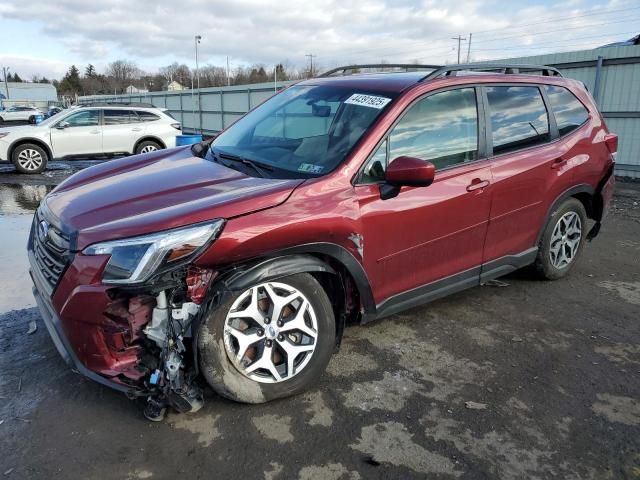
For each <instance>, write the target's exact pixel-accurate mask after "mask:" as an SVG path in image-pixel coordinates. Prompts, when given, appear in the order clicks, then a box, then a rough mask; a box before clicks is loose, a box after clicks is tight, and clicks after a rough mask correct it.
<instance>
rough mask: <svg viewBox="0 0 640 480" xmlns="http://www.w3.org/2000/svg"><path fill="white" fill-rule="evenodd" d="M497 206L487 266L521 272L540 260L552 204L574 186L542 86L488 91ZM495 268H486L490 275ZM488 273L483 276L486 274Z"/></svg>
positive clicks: (490, 87)
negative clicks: (541, 233)
mask: <svg viewBox="0 0 640 480" xmlns="http://www.w3.org/2000/svg"><path fill="white" fill-rule="evenodd" d="M483 89H484V91H485V95H486V100H487V116H488V121H487V130H488V137H489V141H488V142H487V143H488V144H489V148H490V149H491V151H492V157H491V170H492V175H493V183H494V184H493V203H492V207H491V214H490V219H489V229H488V231H487V243H486V248H485V256H484V262H485V263H488V262H492V263H493V267H494V268H497V267H500V265H499V264H500V263H505V264H507V265H512V266H514V267H519V266H522V265H521V263H524V264H526V263H530V262H529V260H533V259H532V258H530V257H532V256H535V245H536V239H537V235H538V232H539V231H540V228H541V226H542V223H543V221H544V219H545V218H546V215H547V209H548V202H547V201H546V200H547V198H554V199H555V198H556V197H557V196H558V195H560V194H561V193H562V192H563V191H564V190H566V189H567V188H569V187H570V186H571V184H572V177H573V174H572V170H571V169H570V167H569V166H568V165H567V162H566V159H564V158H563V155H562V152H561V151H559V148H558V147H559V145H558V142H553V143H551V140H552V139H554V138H555V137H556V136H557V128H556V126H555V123H554V121H553V117H550V116H549V114H548V113H547V107H546V105H545V101H544V98H543V95H542V93H541V91H540V88H539V87H538V86H537V85H527V84H512V85H486V86H485V87H483ZM491 268H492V266H491V265H489V266H486V267H485V271H488V270H489V269H491ZM483 273H484V272H483Z"/></svg>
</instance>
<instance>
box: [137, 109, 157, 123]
mask: <svg viewBox="0 0 640 480" xmlns="http://www.w3.org/2000/svg"><path fill="white" fill-rule="evenodd" d="M136 113H137V114H138V117H140V120H142V121H143V122H153V121H155V120H160V116H158V115H156V114H155V113H151V112H147V111H146V110H136Z"/></svg>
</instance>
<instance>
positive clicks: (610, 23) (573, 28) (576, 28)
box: [340, 17, 640, 58]
mask: <svg viewBox="0 0 640 480" xmlns="http://www.w3.org/2000/svg"><path fill="white" fill-rule="evenodd" d="M638 19H640V17H631V18H625V19H624V20H615V21H609V22H601V23H592V24H586V25H580V26H576V27H563V28H557V29H553V30H546V31H542V32H536V33H532V34H527V35H530V36H532V37H539V36H541V35H546V34H550V33H557V32H564V31H566V30H581V29H586V28H591V27H601V26H605V25H612V24H617V23H624V22H631V21H634V20H638ZM632 33H633V32H632ZM523 34H525V33H522V32H521V33H518V34H517V35H508V36H502V37H492V38H486V39H483V40H475V41H474V45H477V44H479V43H480V44H482V43H485V44H486V43H490V42H496V41H499V40H508V39H512V38H519V37H522V35H523ZM610 35H613V34H610ZM616 35H618V33H616ZM431 43H433V42H431ZM388 48H398V47H395V46H394V47H388ZM443 48H444V45H442V46H437V47H431V48H419V47H414V48H410V49H407V48H403V49H402V52H401V53H400V55H406V54H407V53H411V52H416V53H424V52H434V51H438V52H440V53H444V52H443ZM447 51H448V50H447ZM387 55H394V52H388V53H387ZM340 58H344V57H343V56H341V57H340ZM360 58H363V57H360ZM421 58H426V57H424V56H423V57H421Z"/></svg>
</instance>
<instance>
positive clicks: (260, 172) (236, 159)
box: [214, 153, 273, 178]
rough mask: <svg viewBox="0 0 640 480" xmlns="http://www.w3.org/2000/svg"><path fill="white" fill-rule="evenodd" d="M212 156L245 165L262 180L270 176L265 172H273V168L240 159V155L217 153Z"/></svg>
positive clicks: (246, 159)
mask: <svg viewBox="0 0 640 480" xmlns="http://www.w3.org/2000/svg"><path fill="white" fill-rule="evenodd" d="M214 156H216V157H219V158H224V159H225V160H231V161H232V162H237V163H242V164H243V165H247V166H249V167H251V168H253V169H254V170H255V171H256V172H258V175H260V176H261V177H263V178H269V177H270V175H269V173H267V171H273V167H271V166H270V165H266V164H264V163H260V162H256V161H255V160H249V159H248V158H245V157H241V156H240V155H233V154H231V153H219V154H217V155H216V154H215V153H214Z"/></svg>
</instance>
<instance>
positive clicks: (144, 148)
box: [140, 145, 158, 153]
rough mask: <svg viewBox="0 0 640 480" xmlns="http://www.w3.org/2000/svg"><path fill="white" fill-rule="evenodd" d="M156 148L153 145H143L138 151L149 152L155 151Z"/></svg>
mask: <svg viewBox="0 0 640 480" xmlns="http://www.w3.org/2000/svg"><path fill="white" fill-rule="evenodd" d="M156 150H158V147H156V146H155V145H145V146H144V147H142V148H141V149H140V153H151V152H155V151H156Z"/></svg>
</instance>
